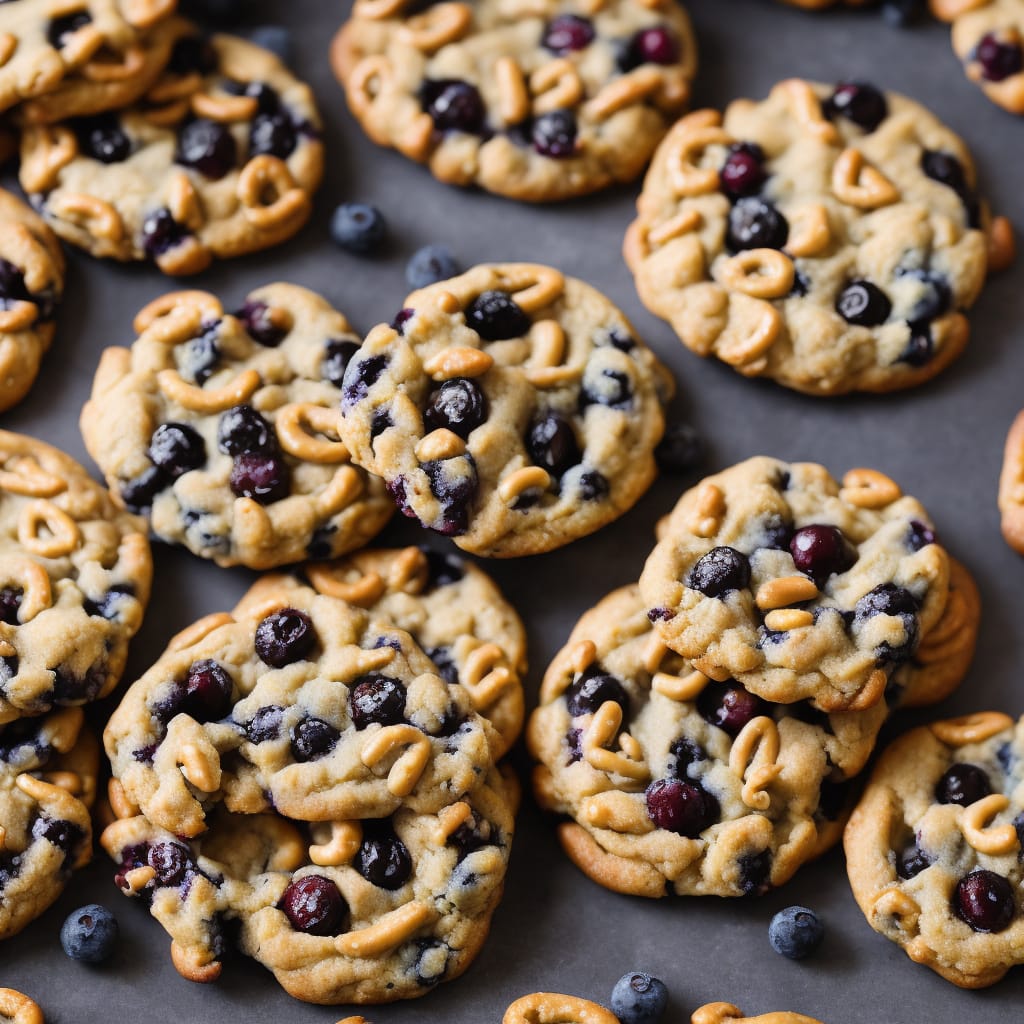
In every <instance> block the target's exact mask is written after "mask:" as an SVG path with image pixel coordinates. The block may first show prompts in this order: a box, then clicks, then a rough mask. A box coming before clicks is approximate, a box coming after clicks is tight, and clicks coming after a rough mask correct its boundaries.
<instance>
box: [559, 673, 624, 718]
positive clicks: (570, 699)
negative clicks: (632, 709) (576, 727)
mask: <svg viewBox="0 0 1024 1024" xmlns="http://www.w3.org/2000/svg"><path fill="white" fill-rule="evenodd" d="M608 701H612V702H614V703H615V704H618V705H619V707H620V708H622V714H623V717H625V716H626V715H628V714H629V695H628V694H627V693H626V688H625V687H624V686H623V685H622V683H621V682H619V680H618V679H616V678H615V676H613V675H611V674H610V673H608V672H602V671H601V670H600V669H598V668H595V667H594V666H593V665H592V666H591V667H590V668H588V669H587V670H586V671H584V672H583V673H581V674H580V675H579V676H578V677H577V678H576V679H574V680H573V682H572V683H571V684H570V685H569V687H568V688H567V689H566V691H565V704H566V707H567V708H568V709H569V714H570V715H572V716H573V718H578V717H579V716H580V715H592V714H594V712H596V711H597V710H598V709H599V708H600V707H601V705H602V704H605V703H607V702H608Z"/></svg>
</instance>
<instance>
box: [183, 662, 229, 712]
mask: <svg viewBox="0 0 1024 1024" xmlns="http://www.w3.org/2000/svg"><path fill="white" fill-rule="evenodd" d="M233 686H234V684H233V683H232V681H231V676H230V675H228V672H227V669H225V668H224V666H223V665H219V664H217V662H215V661H212V660H210V659H204V660H203V661H196V662H193V664H192V665H191V666H189V670H188V674H187V676H186V677H185V701H184V706H183V707H182V709H181V710H183V711H185V712H187V713H188V714H189V715H191V716H192V717H193V718H194V719H195V720H196V721H197V722H214V721H216V720H217V719H219V718H223V717H224V716H225V715H226V714H228V712H229V711H230V710H231V692H232V689H233Z"/></svg>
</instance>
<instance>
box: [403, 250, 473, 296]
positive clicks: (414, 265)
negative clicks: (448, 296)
mask: <svg viewBox="0 0 1024 1024" xmlns="http://www.w3.org/2000/svg"><path fill="white" fill-rule="evenodd" d="M460 273H462V267H460V266H459V263H458V261H457V260H456V259H455V256H454V255H453V254H452V251H451V249H449V248H448V246H446V245H425V246H423V248H421V249H417V250H416V251H415V252H414V253H413V254H412V256H411V257H410V258H409V262H408V263H407V264H406V265H405V280H406V283H407V284H408V285H409V287H410V288H426V287H428V286H429V285H432V284H437V282H438V281H447V280H448V279H449V278H451V277H457V276H458V275H459V274H460Z"/></svg>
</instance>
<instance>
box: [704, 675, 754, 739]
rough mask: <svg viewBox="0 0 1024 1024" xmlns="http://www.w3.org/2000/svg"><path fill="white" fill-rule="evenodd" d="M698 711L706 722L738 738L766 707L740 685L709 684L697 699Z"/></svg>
mask: <svg viewBox="0 0 1024 1024" xmlns="http://www.w3.org/2000/svg"><path fill="white" fill-rule="evenodd" d="M697 711H698V712H699V713H700V715H701V717H702V718H703V719H704V720H705V721H707V722H710V723H711V724H712V725H716V726H718V728H719V729H721V730H723V731H724V732H727V733H728V734H729V735H730V736H733V737H736V736H738V735H739V734H740V733H741V732H742V731H743V727H744V726H745V725H746V724H747V723H748V722H749V721H750V720H751V719H754V718H757V717H758V715H763V714H764V712H765V705H764V702H763V701H762V700H761V698H760V697H756V696H755V695H754V694H752V693H750V692H749V691H748V690H746V689H744V687H742V686H740V685H739V684H738V683H731V684H728V685H724V686H723V685H720V684H718V683H709V684H708V685H707V686H705V687H704V689H703V690H701V692H700V696H699V697H698V698H697Z"/></svg>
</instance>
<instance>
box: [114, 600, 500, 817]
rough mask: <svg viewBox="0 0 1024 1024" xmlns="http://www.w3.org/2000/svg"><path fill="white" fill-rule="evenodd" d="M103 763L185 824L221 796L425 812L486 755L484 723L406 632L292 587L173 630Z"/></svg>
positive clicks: (331, 812) (477, 776) (470, 776)
mask: <svg viewBox="0 0 1024 1024" xmlns="http://www.w3.org/2000/svg"><path fill="white" fill-rule="evenodd" d="M104 743H105V746H106V750H107V755H108V756H109V757H110V760H111V762H112V765H113V775H114V777H115V778H116V779H118V780H119V781H120V783H121V785H122V786H123V788H124V790H125V793H126V795H127V797H128V799H129V800H131V801H132V802H133V803H135V804H137V805H138V806H139V807H140V808H141V810H142V813H143V814H144V815H145V816H146V817H147V818H148V819H149V820H150V821H151V822H153V824H155V825H158V826H160V827H161V828H165V829H167V830H169V831H172V832H174V833H175V834H176V835H181V836H195V835H198V834H200V833H201V832H202V831H203V830H204V828H205V827H206V817H207V814H208V813H209V811H210V810H211V809H212V808H214V807H216V806H217V805H218V804H220V803H223V804H224V805H225V807H226V808H227V809H228V810H230V811H234V812H240V813H245V814H258V813H262V812H265V811H267V810H270V809H271V808H273V809H276V810H277V811H278V812H280V813H281V814H284V815H287V816H288V817H292V818H300V819H302V820H305V821H334V820H343V819H348V818H366V817H385V816H387V815H389V814H392V813H393V812H394V811H396V810H397V809H398V808H400V807H409V808H411V809H412V810H414V811H416V812H417V813H421V814H435V813H437V812H438V811H439V810H440V809H441V808H442V807H444V806H446V805H448V804H451V803H454V802H456V801H457V800H459V799H461V798H462V796H463V795H464V794H466V793H468V792H470V791H471V790H472V789H473V788H474V787H475V786H476V785H477V784H478V783H479V781H480V780H481V778H482V777H483V776H484V775H486V773H487V772H488V771H489V770H490V768H491V766H492V764H493V749H494V748H495V747H496V746H497V741H496V736H495V734H494V731H493V728H492V727H491V726H490V725H489V724H488V723H487V722H486V721H485V720H484V719H482V718H480V717H479V716H478V715H476V713H475V712H474V711H473V708H472V702H471V700H470V696H469V694H468V693H467V692H466V691H465V690H464V689H463V688H462V687H461V686H459V685H458V684H454V685H453V684H449V683H446V682H445V681H444V679H442V678H441V677H440V676H439V675H438V674H437V667H436V666H435V665H434V663H433V662H431V661H430V659H429V658H428V657H427V656H426V655H425V654H424V653H423V651H422V650H421V649H420V648H419V647H418V646H417V645H416V643H415V642H414V641H413V639H412V637H410V636H409V634H408V633H405V632H403V631H402V630H399V629H397V628H396V627H394V626H393V625H391V624H390V623H386V622H384V621H382V620H379V619H376V618H374V617H373V616H372V615H371V614H369V613H367V612H365V611H363V610H362V609H359V608H355V607H353V606H350V605H347V604H345V603H344V602H343V601H339V600H337V599H336V598H332V597H326V596H323V595H319V594H317V593H316V592H315V591H313V590H311V589H309V588H302V587H287V588H282V591H281V592H280V593H279V594H278V595H277V596H275V597H271V598H267V599H266V600H264V601H263V602H262V603H257V602H255V601H252V600H249V601H245V600H243V602H242V604H241V605H240V606H239V607H238V608H237V609H236V610H235V611H234V613H233V614H232V615H228V614H226V613H220V614H216V615H211V616H207V617H206V618H204V619H201V620H200V621H199V622H197V623H195V624H194V625H193V626H191V627H190V628H189V629H187V630H185V631H184V632H183V633H181V634H179V635H178V636H177V637H176V638H175V639H174V640H172V641H171V643H170V645H169V646H168V648H167V650H166V651H165V652H164V654H163V655H162V656H161V657H160V658H159V659H158V660H157V662H156V663H155V664H154V665H153V667H152V668H151V669H149V671H148V672H146V673H145V674H144V675H143V676H142V677H141V679H139V680H138V681H137V682H136V683H134V684H133V685H132V686H131V687H130V688H129V690H128V692H127V693H126V694H125V697H124V699H123V700H122V702H121V705H120V706H119V707H118V708H117V710H116V711H115V712H114V714H113V715H112V716H111V718H110V722H109V723H108V725H107V728H106V731H105V733H104Z"/></svg>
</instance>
